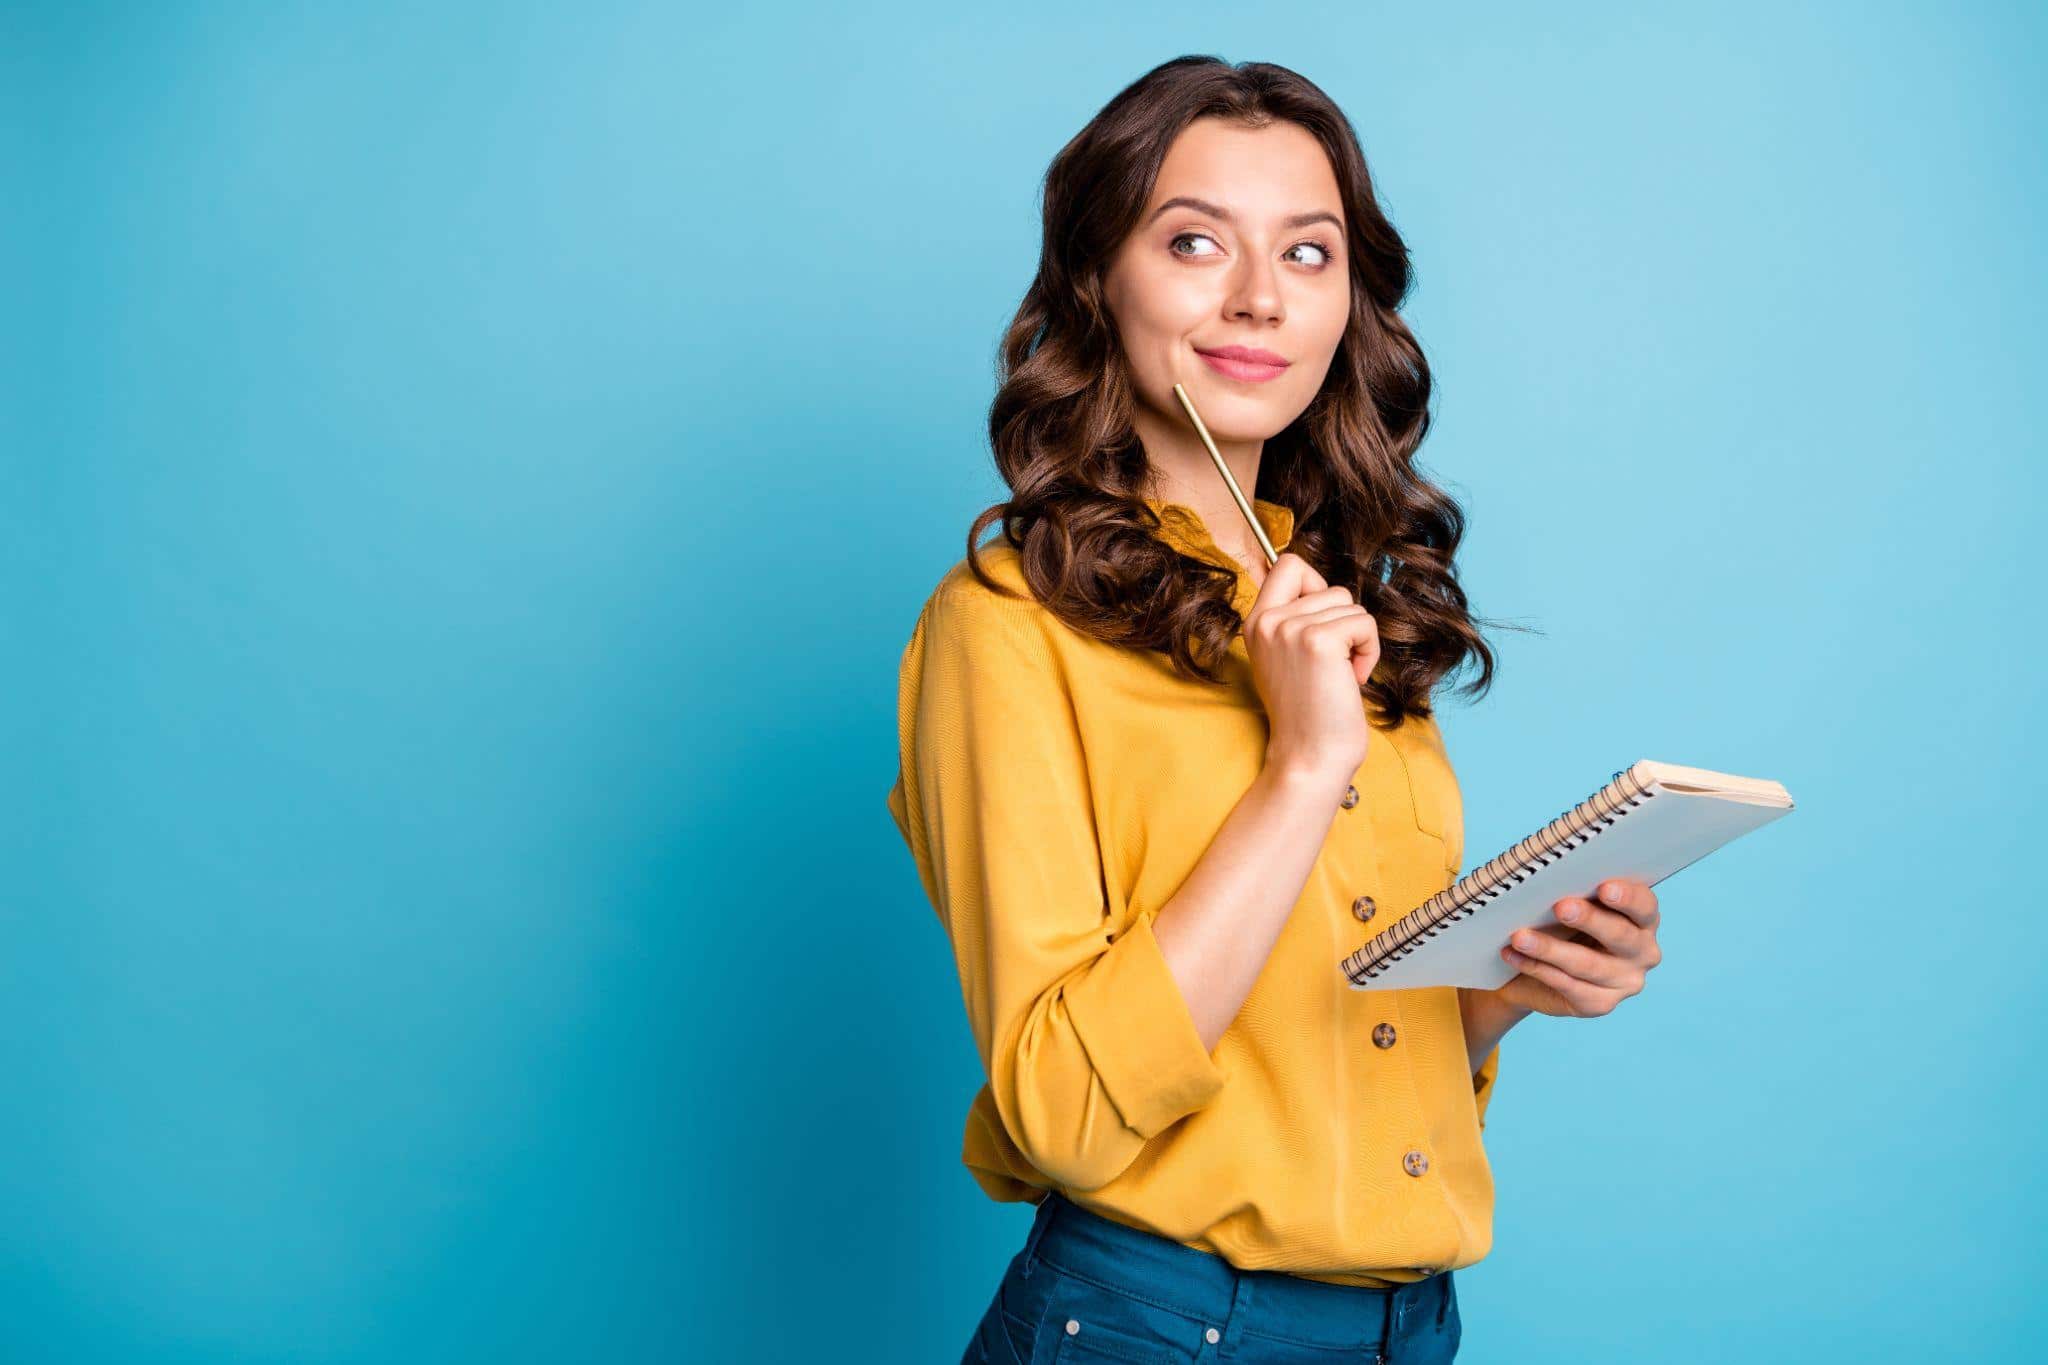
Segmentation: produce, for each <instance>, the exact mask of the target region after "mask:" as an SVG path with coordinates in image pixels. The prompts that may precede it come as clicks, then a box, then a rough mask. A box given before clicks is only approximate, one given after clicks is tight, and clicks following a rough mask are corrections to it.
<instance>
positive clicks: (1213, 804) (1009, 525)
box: [889, 57, 1658, 1362]
mask: <svg viewBox="0 0 2048 1365" xmlns="http://www.w3.org/2000/svg"><path fill="white" fill-rule="evenodd" d="M1408 282H1409V271H1408V264H1407V252H1406V247H1405V246H1404V245H1403V243H1402V241H1401V239H1400V237H1399V236H1398V235H1397V234H1396V233H1395V231H1394V229H1393V227H1392V226H1391V225H1390V224H1389V223H1388V221H1387V219H1386V218H1385V216H1384V215H1383V214H1382V213H1381V211H1380V209H1379V207H1378V206H1377V204H1376V203H1375V201H1374V195H1373V191H1372V187H1371V182H1370V179H1369V177H1368V174H1367V171H1366V167H1365V164H1364V160H1363V156H1362V154H1361V152H1360V150H1359V147H1358V143H1357V140H1356V137H1355V135H1354V133H1353V132H1352V130H1351V127H1350V125H1349V123H1348V122H1347V121H1346V120H1345V118H1344V116H1343V115H1342V113H1341V112H1339V111H1338V109H1337V108H1336V107H1335V106H1334V105H1332V104H1331V102H1330V101H1329V100H1328V98H1327V97H1325V96H1324V95H1323V93H1322V92H1321V91H1320V90H1318V89H1317V88H1316V87H1315V86H1314V85H1312V84H1310V83H1309V82H1308V81H1306V80H1304V79H1303V78H1301V77H1300V76H1298V75H1296V74H1294V73H1293V72H1290V71H1288V70H1286V69H1284V68H1281V67H1276V66H1271V65H1267V64H1264V63H1247V64H1244V65H1241V66H1237V67H1233V66H1230V65H1228V64H1226V63H1223V62H1220V61H1217V60H1215V59H1213V58H1198V57H1185V58H1180V59H1178V60H1175V61H1171V62H1168V63H1166V64H1164V65H1163V66H1161V67H1159V68H1157V69H1156V70H1154V71H1152V72H1151V73H1149V74H1147V75H1146V76H1145V77H1143V78H1142V79H1140V80H1139V81H1138V82H1136V83H1135V84H1134V85H1132V86H1131V87H1130V88H1129V89H1127V90H1125V91H1124V92H1123V93H1121V94H1120V95H1118V96H1117V97H1116V99H1114V100H1113V101H1111V102H1110V104H1109V105H1108V106H1107V107H1106V108H1104V109H1103V110H1102V112H1101V113H1100V114H1099V115H1098V116H1097V117H1096V118H1095V119H1094V121H1093V122H1091V123H1090V124H1089V125H1088V127H1087V128H1085V129H1084V130H1082V132H1081V133H1080V135H1079V136H1078V137H1076V138H1075V139H1074V140H1073V141H1072V142H1071V143H1069V144H1068V146H1067V147H1066V148H1065V149H1064V150H1062V151H1061V153H1060V154H1059V156H1058V158H1057V160H1056V161H1055V162H1054V164H1053V166H1052V168H1051V170H1050V172H1049V174H1048V176H1047V180H1046V185H1045V224H1044V249H1043V255H1042V257H1041V262H1040V266H1039V273H1038V277H1037V279H1036V280H1035V281H1034V283H1033V284H1032V286H1031V289H1030V292H1029V294H1028V295H1027V296H1026V298H1025V301H1024V303H1023V306H1022V308H1021V309H1020V311H1019V313H1018V315H1017V318H1016V320H1015V322H1014V323H1013V325H1012V326H1011V328H1010V331H1009V335H1008V339H1007V341H1006V344H1005V349H1004V366H1003V374H1002V380H1003V382H1002V384H1001V389H1000V392H999V394H998V396H997V398H996V401H995V404H994V408H993V410H992V413H991V417H990V435H991V438H992V440H993V442H994V447H995V455H996V461H997V465H998V467H999V469H1000V471H1001V473H1002V475H1003V478H1004V480H1005V482H1006V483H1007V485H1008V486H1009V488H1010V490H1011V492H1012V497H1011V498H1010V499H1009V500H1008V501H1007V502H1006V503H1002V504H998V505H997V506H995V507H992V508H990V509H988V510H987V511H985V512H984V513H983V514H982V515H981V516H980V517H979V518H977V520H976V521H975V523H974V525H973V527H972V528H971V529H970V531H969V534H968V541H967V548H968V554H967V557H966V559H964V560H962V561H961V562H960V563H958V564H956V565H954V566H953V568H952V569H951V570H949V571H948V572H947V574H946V575H945V576H944V578H943V579H942V580H941V582H940V583H939V585H938V586H937V588H936V589H935V590H934V591H933V593H932V594H931V596H930V598H929V599H928V600H927V601H926V603H925V604H924V608H923V610H922V612H921V613H920V615H919V616H918V619H917V622H916V625H915V627H914V628H913V631H912V634H911V638H910V641H909V644H908V646H907V648H906V649H905V651H904V654H903V660H902V671H901V677H900V694H899V708H900V709H899V729H900V735H899V738H900V744H901V770H900V772H899V775H898V777H897V780H896V783H895V785H894V786H893V787H892V788H891V790H890V792H889V809H890V812H891V814H892V815H893V816H894V818H895V820H896V822H897V825H898V828H899V829H900V830H901V831H902V834H903V837H904V838H905V840H906V841H907V842H908V844H909V846H910V849H911V852H912V854H913V856H914V858H915V860H916V863H917V866H918V871H919V875H920V877H921V878H922V880H923V883H924V886H925V890H926V893H927V894H928V895H929V897H930V898H931V901H932V904H933V905H934V907H935V908H936V909H937V911H938V913H939V917H940V920H941V922H942V923H943V925H944V927H945V929H946V931H947V933H948V935H949V936H950V938H951V941H952V946H953V950H954V955H955V959H956V961H957V964H958V968H959V973H960V982H961V987H962V994H963V997H964V999H965V1002H966V1006H967V1015H968V1020H969V1023H970V1025H971V1026H972V1028H973V1032H974V1038H975V1042H976V1045H977V1046H978V1047H979V1049H980V1052H981V1056H982V1059H983V1061H984V1062H985V1064H986V1066H987V1075H988V1083H987V1084H986V1085H985V1086H984V1087H983V1088H982V1089H981V1091H980V1093H979V1094H978V1095H977V1096H976V1097H975V1099H974V1102H973V1105H972V1107H971V1109H970V1111H969V1114H968V1118H967V1129H966V1138H965V1143H964V1148H963V1152H962V1155H963V1159H964V1160H965V1162H966V1165H967V1167H968V1169H969V1170H970V1172H971V1173H972V1174H973V1176H974V1178H975V1179H976V1181H978V1182H979V1183H980V1185H981V1187H982V1189H983V1190H984V1191H986V1192H987V1194H988V1195H989V1196H990V1197H991V1198H994V1199H996V1200H1001V1201H1021V1200H1033V1201H1036V1202H1037V1203H1038V1212H1037V1215H1036V1217H1035V1219H1034V1221H1033V1225H1032V1228H1031V1232H1030V1235H1029V1236H1028V1238H1027V1239H1026V1242H1025V1244H1024V1246H1023V1248H1022V1249H1021V1250H1020V1251H1019V1252H1018V1253H1017V1254H1016V1256H1015V1257H1014V1258H1013V1259H1012V1260H1011V1262H1010V1265H1009V1268H1008V1271H1007V1273H1006V1274H1005V1276H1004V1277H1003V1279H1002V1282H1001V1283H1000V1285H999V1286H998V1288H997V1291H996V1294H995V1296H994V1298H993V1301H992V1302H990V1304H989V1305H988V1309H987V1312H986V1313H985V1315H984V1317H983V1319H982V1322H981V1324H980V1327H979V1329H978V1331H977V1332H976V1334H975V1337H974V1339H973V1341H972V1343H971V1344H970V1346H969V1348H968V1351H967V1356H966V1358H967V1359H968V1360H971V1361H972V1360H989V1361H1003V1362H1013V1361H1015V1362H1021V1361H1044V1360H1050V1359H1058V1360H1123V1361H1147V1360H1209V1359H1238V1360H1258V1361H1267V1360H1270V1361H1292V1360H1302V1361H1310V1360H1313V1361H1319V1362H1327V1361H1330V1360H1332V1359H1337V1358H1345V1359H1357V1360H1361V1361H1366V1360H1390V1361H1398V1362H1408V1361H1416V1362H1422V1361H1439V1360H1449V1359H1451V1358H1452V1356H1453V1355H1454V1354H1455V1352H1456V1349H1457V1345H1458V1340H1459V1337H1460V1324H1459V1318H1458V1311H1457V1303H1456V1296H1455V1292H1454V1289H1453V1285H1452V1272H1453V1271H1454V1270H1456V1269H1459V1268H1462V1267H1464V1266H1468V1265H1471V1264H1473V1263H1474V1262H1476V1261H1478V1260H1479V1259H1480V1258H1482V1257H1483V1256H1485V1254H1486V1253H1487V1251H1488V1249H1489V1248H1490V1246H1491V1244H1492V1214H1493V1184H1492V1175H1491V1172H1490V1170H1489V1168H1488V1166H1487V1161H1486V1154H1485V1151H1484V1149H1483V1147H1482V1145H1481V1140H1480V1133H1481V1127H1482V1124H1483V1122H1484V1119H1485V1115H1486V1108H1487V1103H1488V1100H1489V1098H1490V1096H1491V1092H1492V1088H1493V1083H1494V1076H1495V1072H1496V1069H1497V1067H1498V1065H1499V1060H1500V1040H1501V1038H1502V1037H1503V1035H1505V1034H1506V1033H1507V1031H1508V1030H1509V1029H1510V1028H1512V1027H1513V1026H1514V1025H1515V1023H1516V1022H1518V1021H1519V1020H1520V1019H1522V1018H1524V1017H1526V1016H1527V1015H1528V1014H1530V1013H1532V1012H1535V1013H1543V1014H1551V1015H1560V1016H1571V1017H1585V1016H1591V1015H1600V1014H1605V1013H1607V1012H1608V1011H1609V1010H1611V1009H1612V1008H1613V1007H1614V1006H1615V1004H1616V1003H1618V1002H1619V1001H1620V1000H1622V999H1623V998H1625V997H1627V996H1630V995H1634V994H1636V993H1637V992H1638V991H1640V990H1641V989H1642V986H1643V979H1644V974H1645V972H1646V971H1647V970H1648V969H1649V968H1650V967H1651V966H1654V965H1655V964H1656V962H1657V960H1658V949H1657V945H1656V928H1657V920H1658V910H1657V902H1656V898H1655V896H1654V895H1653V894H1652V893H1651V891H1650V888H1649V887H1648V886H1646V885H1644V884H1642V883H1640V882H1631V883H1624V884H1619V885H1616V886H1611V887H1604V888H1602V890H1601V893H1600V895H1601V900H1602V902H1604V903H1589V902H1586V901H1582V900H1576V899H1574V900H1568V901H1561V902H1559V903H1558V905H1557V907H1556V909H1557V913H1558V917H1559V921H1560V922H1559V923H1558V924H1557V925H1554V926H1548V925H1547V926H1545V928H1544V931H1543V932H1539V933H1534V934H1531V935H1528V936H1527V937H1528V942H1527V943H1526V945H1524V947H1523V953H1516V952H1514V951H1513V950H1504V952H1505V954H1506V960H1508V961H1510V962H1512V963H1513V964H1515V965H1516V966H1517V967H1518V968H1519V969H1520V972H1521V974H1520V975H1518V976H1517V977H1515V978H1514V979H1513V980H1512V981H1510V982H1509V983H1508V985H1506V986H1504V987H1502V988H1501V989H1500V990H1497V991H1476V990H1464V989H1460V988H1452V987H1443V988H1437V989H1411V990H1380V991H1357V990H1353V989H1351V988H1350V986H1349V984H1348V982H1347V981H1346V980H1345V979H1344V978H1343V976H1342V973H1341V972H1340V971H1339V970H1338V967H1337V964H1338V962H1339V961H1340V960H1341V959H1342V958H1343V957H1344V956H1346V955H1347V954H1349V953H1351V952H1352V951H1354V950H1355V949H1357V948H1358V947H1359V946H1360V944H1362V943H1363V942H1364V941H1365V940H1366V939H1368V938H1370V937H1371V935H1372V934H1373V933H1374V932H1376V931H1377V930H1378V929H1380V928H1382V927H1384V925H1385V924H1386V922H1387V921H1388V920H1389V919H1391V918H1392V917H1393V916H1394V915H1398V914H1399V913H1400V912H1402V911H1404V910H1406V909H1408V908H1409V907H1411V906H1413V905H1415V904H1417V903H1418V902H1420V901H1422V900H1424V899H1425V898H1427V897H1428V896H1429V895H1431V894H1433V893H1434V892H1436V891H1438V890H1440V889H1442V888H1443V887H1444V886H1446V885H1448V884H1449V883H1450V882H1451V881H1452V880H1454V879H1455V878H1456V876H1457V874H1458V871H1459V867H1460V863H1461V859H1462V857H1463V842H1464V825H1463V806H1462V801H1461V796H1460V793H1459V789H1458V783H1457V779H1456V777H1455V775H1454V774H1453V772H1452V769H1451V765H1450V762H1449V760H1448V756H1447V754H1446V750H1445V747H1444V742H1443V737H1442V734H1441V731H1440V729H1439V728H1438V725H1437V721H1436V719H1435V716H1434V713H1433V711H1432V709H1431V706H1430V694H1431V691H1432V689H1433V688H1434V687H1435V685H1436V684H1437V683H1438V682H1439V681H1440V680H1441V679H1442V678H1443V677H1444V676H1445V674H1447V673H1448V672H1450V671H1451V670H1453V669H1454V668H1456V667H1458V666H1459V665H1460V664H1461V663H1463V662H1464V661H1465V660H1466V659H1467V658H1468V657H1472V658H1476V659H1477V660H1478V662H1479V665H1480V668H1481V675H1480V678H1479V682H1478V690H1479V691H1481V692H1483V691H1484V690H1486V688H1487V687H1489V686H1490V684H1491V680H1492V672H1493V656H1492V653H1491V652H1490V650H1489V648H1488V647H1487V645H1486V643H1485V642H1484V641H1483V640H1482V639H1481V637H1480V635H1479V634H1478V632H1477V630H1476V629H1475V627H1474V624H1473V620H1472V618H1471V616H1470V615H1469V614H1468V612H1467V611H1466V599H1465V595H1464V593H1463V591H1462V590H1461V589H1460V588H1459V586H1458V584H1457V582H1456V577H1455V572H1454V567H1453V556H1454V554H1455V551H1456V549H1457V546H1458V543H1459V540H1460V537H1461V534H1462V530H1463V521H1462V514H1461V513H1460V511H1459V509H1458V507H1457V505H1456V504H1455V503H1454V502H1453V501H1451V500H1450V499H1449V498H1448V497H1447V496H1446V495H1445V494H1444V493H1443V492H1441V491H1440V490H1438V489H1437V488H1436V487H1434V486H1433V485H1431V484H1430V483H1429V482H1428V481H1426V480H1425V479H1424V478H1423V477H1422V476H1421V474H1420V473H1418V472H1417V470H1416V469H1415V467H1414V464H1413V460H1414V456H1415V453H1416V448H1417V446H1418V445H1419V444H1420V443H1421V440H1422V437H1423V434H1424V432H1425V431H1426V430H1427V427H1428V416H1427V412H1426V408H1427V400H1428V397H1429V385H1430V381H1429V369H1428V366H1427V365H1426V364H1425V362H1424V360H1423V357H1422V354H1421V352H1420V350H1419V349H1418V347H1417V346H1416V343H1415V340H1414V338H1413V336H1411V335H1410V333H1409V331H1408V329H1407V327H1406V326H1405V325H1404V323H1403V322H1402V320H1401V318H1400V315H1399V314H1398V313H1397V312H1396V311H1395V309H1396V305H1397V304H1398V303H1399V302H1400V301H1401V300H1402V298H1403V297H1404V296H1405V294H1406V291H1407V288H1408ZM1176 382H1179V383H1182V384H1184V385H1185V386H1186V388H1187V391H1188V392H1189V394H1190V395H1191V396H1192V398H1193V399H1194V402H1195V405H1196V407H1197V409H1198V410H1199V411H1200V412H1201V414H1202V416H1203V419H1204V421H1205V422H1206V423H1207V425H1208V427H1209V429H1210V432H1211V434H1212V436H1213V437H1214V439H1215V441H1216V443H1217V446H1218V448H1219V450H1220V451H1221V453H1222V454H1223V456H1224V458H1225V460H1226V461H1227V462H1228V464H1229V465H1230V468H1231V471H1232V474H1233V475H1234V477H1235V478H1236V480H1237V482H1238V484H1239V486H1240V487H1242V488H1244V489H1246V490H1253V489H1256V490H1258V491H1259V493H1260V494H1261V496H1259V497H1258V498H1257V499H1256V501H1255V504H1254V506H1255V510H1256V512H1257V514H1258V517H1259V521H1260V524H1261V527H1262V528H1263V530H1264V531H1265V533H1266V535H1267V537H1268V538H1269V539H1270V540H1271V542H1272V543H1273V545H1274V547H1275V549H1276V550H1278V551H1281V552H1282V553H1280V554H1279V558H1278V562H1277V563H1275V564H1273V565H1272V566H1271V567H1270V568H1268V567H1267V564H1266V560H1265V557H1264V555H1263V554H1262V553H1261V551H1260V548H1259V546H1258V544H1257V542H1256V540H1255V539H1254V537H1253V536H1252V535H1251V534H1250V531H1249V528H1248V527H1246V526H1245V525H1244V522H1243V519H1242V516H1241V515H1240V513H1239V512H1238V510H1237V507H1236V504H1235V502H1234V500H1233V499H1232V498H1231V495H1230V493H1229V490H1228V489H1227V487H1226V486H1225V485H1224V483H1223V481H1222V479H1221V477H1220V476H1219V474H1218V473H1217V471H1216V469H1215V467H1214V465H1213V463H1212V462H1211V461H1210V459H1209V457H1208V454H1207V452H1206V450H1205V449H1204V447H1203V446H1202V444H1201V441H1200V438H1199V437H1198V436H1197V435H1196V433H1195V432H1194V430H1193V428H1192V427H1191V426H1190V425H1189V423H1188V421H1187V419H1186V417H1185V415H1184V413H1183V412H1182V411H1181V409H1180V405H1179V402H1178V400H1177V399H1176V398H1175V397H1174V395H1173V391H1172V390H1173V385H1174V384H1175V383H1176ZM998 518H1000V520H1001V522H1002V530H1003V533H1004V534H1003V535H1002V536H1001V537H999V538H998V539H997V540H996V541H995V542H993V543H991V544H990V545H989V546H987V547H978V546H977V545H976V544H975V542H976V540H977V539H978V538H979V537H980V534H981V533H982V531H983V530H984V529H985V528H986V527H987V526H988V525H989V524H990V523H991V522H992V521H994V520H996V519H998ZM1369 713H1370V714H1369ZM1524 954H1526V955H1524ZM1333 1350H1336V1351H1339V1352H1345V1351H1348V1352H1350V1353H1351V1354H1348V1355H1341V1354H1340V1355H1337V1356H1333V1355H1332V1351H1333Z"/></svg>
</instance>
